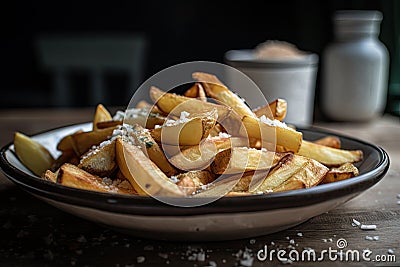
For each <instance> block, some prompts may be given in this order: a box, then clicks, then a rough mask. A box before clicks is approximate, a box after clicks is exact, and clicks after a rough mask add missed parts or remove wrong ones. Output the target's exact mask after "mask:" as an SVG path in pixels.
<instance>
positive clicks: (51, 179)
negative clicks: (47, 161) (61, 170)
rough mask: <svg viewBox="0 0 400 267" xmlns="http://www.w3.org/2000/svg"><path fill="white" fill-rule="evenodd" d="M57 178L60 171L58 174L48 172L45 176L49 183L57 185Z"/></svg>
mask: <svg viewBox="0 0 400 267" xmlns="http://www.w3.org/2000/svg"><path fill="white" fill-rule="evenodd" d="M57 176H58V171H57V172H56V173H54V172H52V171H50V170H46V172H45V173H44V175H43V179H44V180H46V181H49V182H53V183H57Z"/></svg>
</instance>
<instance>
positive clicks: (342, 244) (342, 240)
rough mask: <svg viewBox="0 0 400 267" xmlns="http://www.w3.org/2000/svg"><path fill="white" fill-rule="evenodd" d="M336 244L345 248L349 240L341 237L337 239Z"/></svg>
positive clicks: (340, 247)
mask: <svg viewBox="0 0 400 267" xmlns="http://www.w3.org/2000/svg"><path fill="white" fill-rule="evenodd" d="M336 246H337V247H338V248H339V249H343V248H345V247H347V240H346V239H344V238H339V239H338V240H337V241H336Z"/></svg>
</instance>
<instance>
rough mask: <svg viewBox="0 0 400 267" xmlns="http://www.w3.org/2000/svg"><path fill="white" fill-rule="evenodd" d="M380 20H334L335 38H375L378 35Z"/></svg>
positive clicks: (343, 39)
mask: <svg viewBox="0 0 400 267" xmlns="http://www.w3.org/2000/svg"><path fill="white" fill-rule="evenodd" d="M380 22H381V21H380V20H373V19H372V20H351V19H346V20H336V21H335V31H334V32H335V37H336V39H337V40H341V41H345V40H354V39H376V38H378V36H379V31H380Z"/></svg>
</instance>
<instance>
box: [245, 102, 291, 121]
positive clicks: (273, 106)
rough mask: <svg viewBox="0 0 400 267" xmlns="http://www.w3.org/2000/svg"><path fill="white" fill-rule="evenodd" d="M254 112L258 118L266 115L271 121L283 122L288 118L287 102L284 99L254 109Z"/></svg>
mask: <svg viewBox="0 0 400 267" xmlns="http://www.w3.org/2000/svg"><path fill="white" fill-rule="evenodd" d="M253 112H254V114H255V115H256V116H257V118H259V117H261V116H262V115H264V116H266V117H267V118H269V119H271V120H274V119H275V120H278V121H282V120H283V119H285V117H286V112H287V102H286V100H284V99H281V98H278V99H276V100H274V101H272V102H271V103H269V104H267V105H265V106H261V107H258V108H255V109H253Z"/></svg>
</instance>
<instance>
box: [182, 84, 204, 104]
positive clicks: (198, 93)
mask: <svg viewBox="0 0 400 267" xmlns="http://www.w3.org/2000/svg"><path fill="white" fill-rule="evenodd" d="M183 95H184V96H186V97H191V98H198V99H199V100H201V101H203V102H207V95H206V92H205V91H204V88H203V86H202V85H201V84H200V83H195V84H194V85H193V86H192V87H190V88H189V89H188V90H186V92H185V93H184V94H183Z"/></svg>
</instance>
